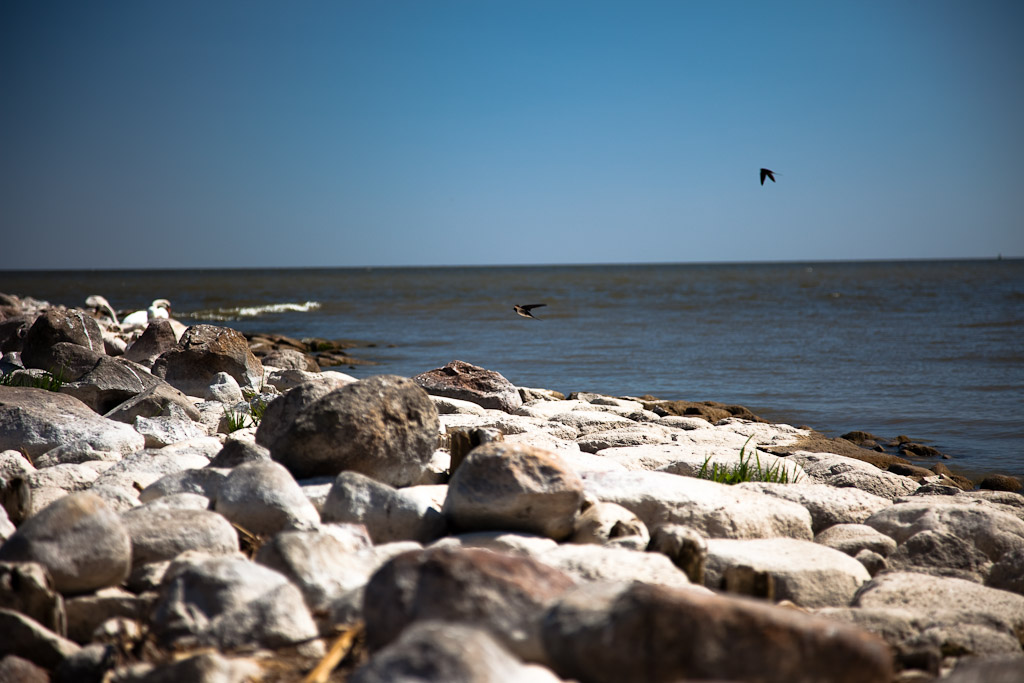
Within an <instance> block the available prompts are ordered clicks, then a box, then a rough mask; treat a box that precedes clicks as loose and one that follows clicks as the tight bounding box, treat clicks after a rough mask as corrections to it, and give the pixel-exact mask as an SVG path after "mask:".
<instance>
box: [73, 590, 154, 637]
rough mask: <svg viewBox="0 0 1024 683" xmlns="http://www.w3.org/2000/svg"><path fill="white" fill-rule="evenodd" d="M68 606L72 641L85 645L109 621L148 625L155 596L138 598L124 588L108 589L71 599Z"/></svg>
mask: <svg viewBox="0 0 1024 683" xmlns="http://www.w3.org/2000/svg"><path fill="white" fill-rule="evenodd" d="M64 604H65V607H66V609H67V614H68V638H70V639H71V640H73V641H75V642H76V643H80V644H82V645H85V644H87V643H89V642H90V641H92V640H93V636H94V635H95V633H96V629H98V628H99V627H100V626H101V625H102V624H103V623H104V622H106V621H108V620H111V619H128V620H133V621H138V622H142V621H144V620H145V619H146V618H147V615H148V613H149V610H150V608H151V607H152V606H153V598H152V595H147V596H139V595H135V594H133V593H129V592H128V591H126V590H124V589H123V588H104V589H103V590H100V591H97V592H95V593H89V594H86V595H79V596H76V597H73V598H68V599H67V601H65V603H64Z"/></svg>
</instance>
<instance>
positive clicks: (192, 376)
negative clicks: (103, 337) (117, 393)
mask: <svg viewBox="0 0 1024 683" xmlns="http://www.w3.org/2000/svg"><path fill="white" fill-rule="evenodd" d="M218 372H226V373H228V374H229V375H231V376H232V377H234V378H235V381H237V382H238V384H239V386H243V387H257V386H259V384H260V382H261V381H262V380H263V366H262V365H261V364H260V362H259V360H257V358H256V356H254V355H253V354H252V351H250V350H249V344H248V342H246V340H245V336H244V335H243V334H242V333H241V332H238V331H237V330H232V329H230V328H227V327H216V326H214V325H193V326H192V327H190V328H188V330H186V331H185V334H183V335H182V336H181V340H180V341H179V342H178V344H177V345H176V346H175V347H174V348H173V349H171V350H170V351H166V352H165V353H164V354H163V355H161V356H160V357H159V358H157V359H156V361H155V362H154V363H153V374H154V375H156V376H157V377H161V378H163V379H164V380H166V381H167V382H168V383H169V384H170V385H171V386H173V387H175V388H177V389H180V390H181V391H183V392H184V393H186V394H188V395H189V396H203V395H205V393H206V388H207V387H208V386H209V385H210V383H211V382H212V381H213V378H214V376H215V375H216V374H217V373H218Z"/></svg>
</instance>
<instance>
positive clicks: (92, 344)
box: [21, 308, 105, 370]
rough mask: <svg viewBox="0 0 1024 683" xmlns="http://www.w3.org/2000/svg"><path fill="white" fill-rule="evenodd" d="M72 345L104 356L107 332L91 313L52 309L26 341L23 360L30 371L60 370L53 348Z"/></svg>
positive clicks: (35, 326) (29, 332)
mask: <svg viewBox="0 0 1024 683" xmlns="http://www.w3.org/2000/svg"><path fill="white" fill-rule="evenodd" d="M59 342H70V343H72V344H77V345H78V346H84V347H85V348H87V349H90V350H92V351H95V352H97V353H100V354H103V353H105V352H104V347H103V331H102V330H101V329H100V326H99V323H97V322H96V321H95V320H94V319H93V318H92V317H91V316H90V315H89V314H87V313H85V312H84V311H78V310H74V309H72V310H62V309H59V308H50V309H48V310H47V311H45V312H44V313H43V314H42V315H40V316H39V317H38V318H36V320H35V322H34V323H32V327H30V328H29V330H28V332H27V333H26V334H25V339H24V341H23V342H22V349H21V360H22V362H23V363H25V367H26V368H40V369H42V370H55V369H59V367H58V366H56V365H54V359H53V357H52V356H51V354H50V349H51V348H52V347H53V345H54V344H57V343H59Z"/></svg>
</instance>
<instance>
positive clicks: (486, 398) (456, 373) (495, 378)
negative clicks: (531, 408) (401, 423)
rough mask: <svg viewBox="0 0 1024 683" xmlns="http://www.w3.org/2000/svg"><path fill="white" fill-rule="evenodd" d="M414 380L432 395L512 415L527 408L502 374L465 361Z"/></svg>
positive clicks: (457, 361) (453, 362) (450, 364)
mask: <svg viewBox="0 0 1024 683" xmlns="http://www.w3.org/2000/svg"><path fill="white" fill-rule="evenodd" d="M412 379H413V381H414V382H416V383H417V384H418V385H420V386H421V387H423V388H424V389H426V391H427V393H428V394H432V395H434V396H447V397H449V398H457V399H461V400H463V401H470V402H472V403H476V404H477V405H480V406H482V407H484V408H491V409H495V410H503V411H505V412H507V413H511V412H512V411H514V410H515V409H516V408H518V407H519V406H521V405H522V404H523V399H522V398H520V396H519V390H518V389H517V388H516V387H515V385H513V384H512V383H511V382H509V381H508V380H507V379H505V378H504V377H503V376H502V375H501V374H500V373H498V372H495V371H493V370H485V369H484V368H481V367H478V366H476V365H472V364H471V363H467V362H465V361H461V360H453V361H452V362H451V363H448V365H445V366H444V367H441V368H437V369H435V370H430V371H429V372H424V373H423V374H420V375H416V376H415V377H413V378H412Z"/></svg>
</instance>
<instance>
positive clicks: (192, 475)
mask: <svg viewBox="0 0 1024 683" xmlns="http://www.w3.org/2000/svg"><path fill="white" fill-rule="evenodd" d="M227 478H228V470H227V469H221V468H216V467H213V466H212V463H211V466H209V467H204V468H202V469H190V470H181V471H180V472H171V473H170V474H165V475H164V476H162V477H160V478H159V479H157V480H156V481H154V482H153V483H152V484H150V485H149V486H147V487H146V488H144V489H142V491H140V492H139V501H140V502H142V503H149V502H152V501H155V500H158V499H159V498H162V497H164V496H173V495H176V494H179V493H197V494H199V495H201V496H203V497H205V498H208V499H210V500H215V499H216V498H217V493H218V492H219V491H220V487H221V486H222V485H223V484H224V482H225V481H226V480H227Z"/></svg>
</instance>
